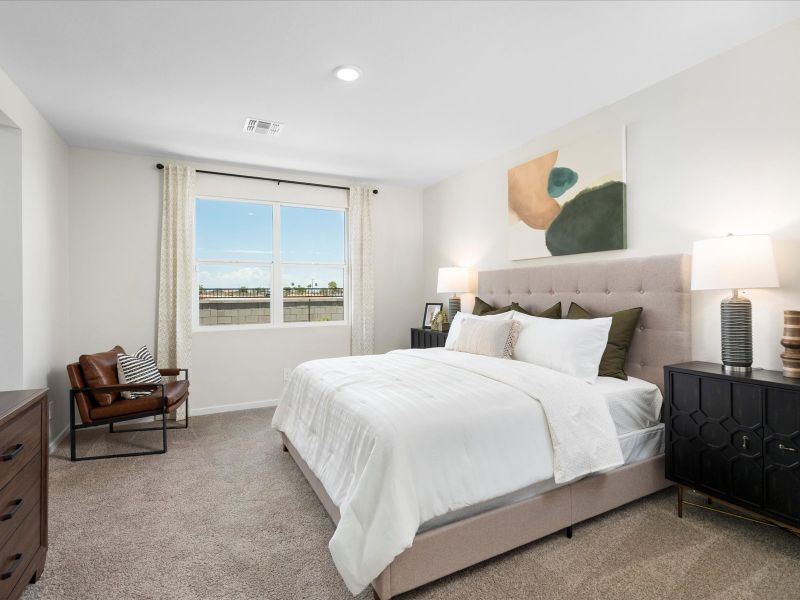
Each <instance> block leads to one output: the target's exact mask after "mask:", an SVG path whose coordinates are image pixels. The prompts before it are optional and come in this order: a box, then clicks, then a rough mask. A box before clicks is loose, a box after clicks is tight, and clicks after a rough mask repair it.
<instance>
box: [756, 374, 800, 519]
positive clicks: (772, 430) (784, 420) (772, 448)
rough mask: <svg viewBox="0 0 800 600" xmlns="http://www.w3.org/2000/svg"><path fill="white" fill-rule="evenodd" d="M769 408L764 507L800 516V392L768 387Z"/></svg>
mask: <svg viewBox="0 0 800 600" xmlns="http://www.w3.org/2000/svg"><path fill="white" fill-rule="evenodd" d="M765 412H766V417H765V420H766V427H765V437H764V447H765V448H766V462H767V465H766V468H765V469H764V486H765V498H764V508H765V509H767V510H768V511H770V512H771V513H772V514H774V515H775V516H776V517H778V518H781V519H796V520H800V493H798V490H800V393H798V392H791V391H787V390H779V389H768V390H767V393H766V399H765Z"/></svg>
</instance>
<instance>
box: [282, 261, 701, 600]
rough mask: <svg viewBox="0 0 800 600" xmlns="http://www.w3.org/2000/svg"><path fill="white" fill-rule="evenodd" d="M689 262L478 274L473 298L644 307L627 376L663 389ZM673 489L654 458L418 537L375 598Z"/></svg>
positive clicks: (684, 350) (320, 492)
mask: <svg viewBox="0 0 800 600" xmlns="http://www.w3.org/2000/svg"><path fill="white" fill-rule="evenodd" d="M689 261H690V258H689V257H688V256H685V255H669V256H654V257H646V258H629V259H621V260H613V261H602V262H581V263H575V264H565V265H555V266H538V267H528V268H522V269H506V270H499V271H484V272H481V273H480V274H479V278H478V294H477V295H478V296H480V297H481V298H482V299H483V300H485V301H486V302H489V303H491V304H494V305H497V306H506V305H508V304H510V303H511V302H518V303H519V304H520V305H521V306H522V307H523V308H526V309H529V310H531V311H532V312H536V311H542V310H544V309H546V308H548V307H550V306H552V305H553V304H554V303H556V302H558V301H561V303H562V310H563V312H564V313H565V314H566V311H567V309H568V308H569V304H570V302H573V301H574V302H577V303H578V304H580V305H581V306H582V307H583V308H585V309H586V310H588V311H590V312H591V313H592V314H593V315H597V316H604V315H608V314H610V313H612V312H614V311H617V310H622V309H626V308H632V307H635V306H641V307H643V308H644V310H643V311H642V317H641V320H640V324H639V330H638V331H637V332H636V333H635V335H634V338H633V342H632V346H631V349H630V352H629V354H628V362H627V363H626V365H625V370H626V372H627V373H628V374H630V375H632V376H634V377H638V378H640V379H645V380H647V381H651V382H653V383H655V384H656V385H658V386H659V387H662V389H663V382H664V373H663V367H664V365H666V364H670V363H676V362H684V361H687V360H689V359H690V358H691V356H690V355H691V304H690V303H691V300H690V296H689V269H690V262H689ZM281 435H283V434H281ZM283 443H284V446H285V447H286V449H287V450H288V451H289V453H290V454H291V456H292V458H294V460H295V462H297V465H298V466H299V467H300V470H301V471H302V472H303V474H304V475H305V476H306V479H308V482H309V484H310V485H311V487H312V489H313V490H314V492H316V494H317V496H318V497H319V499H320V501H321V502H322V505H323V506H324V507H325V510H327V511H328V514H329V515H330V516H331V518H332V519H333V521H334V522H335V523H338V521H339V510H338V508H337V507H336V505H335V504H334V503H333V501H332V500H331V499H330V497H329V496H328V494H327V493H326V492H325V489H324V487H323V486H322V483H321V482H320V481H319V479H317V477H316V476H315V475H314V473H312V471H311V469H310V468H309V467H308V465H307V464H306V462H305V461H304V460H303V458H302V457H301V456H300V455H299V454H298V453H297V450H296V449H295V448H294V446H292V444H291V442H290V441H289V440H288V439H287V438H286V436H283ZM669 485H671V484H670V483H669V482H668V481H667V480H666V479H664V457H663V455H660V456H655V457H652V458H649V459H646V460H643V461H640V462H637V463H633V464H630V465H626V466H623V467H620V468H618V469H615V470H613V471H610V472H608V473H602V474H599V475H594V476H591V477H586V478H585V479H581V480H579V481H577V482H575V483H572V484H569V485H565V486H562V487H559V488H556V489H554V490H552V491H549V492H546V493H544V494H541V495H539V496H535V497H533V498H529V499H527V500H523V501H521V502H518V503H516V504H511V505H508V506H502V507H500V508H496V509H493V510H489V511H486V512H483V513H480V514H478V515H475V516H472V517H469V518H467V519H463V520H460V521H456V522H454V523H450V524H448V525H444V526H442V527H438V528H435V529H430V530H427V531H424V532H422V533H420V534H418V535H417V536H416V537H415V538H414V542H413V544H412V546H411V547H410V548H408V549H407V550H405V551H404V552H403V553H402V554H400V555H399V556H397V557H396V558H395V559H394V561H392V563H391V564H390V565H389V566H388V567H386V569H385V570H384V571H383V572H382V573H381V574H380V575H379V576H378V577H377V578H376V579H375V580H374V581H373V582H372V587H373V588H374V590H375V596H376V598H379V599H380V600H388V599H389V598H392V597H394V596H397V595H398V594H401V593H403V592H406V591H408V590H411V589H414V588H417V587H419V586H421V585H424V584H426V583H428V582H430V581H434V580H436V579H439V578H440V577H444V576H445V575H449V574H451V573H455V572H456V571H459V570H461V569H464V568H466V567H469V566H471V565H474V564H476V563H479V562H481V561H484V560H486V559H489V558H492V557H494V556H497V555H499V554H502V553H504V552H507V551H509V550H512V549H514V548H517V547H519V546H522V545H524V544H527V543H529V542H532V541H534V540H537V539H539V538H542V537H545V536H547V535H550V534H552V533H555V532H557V531H560V530H567V531H568V532H569V534H570V535H571V528H572V526H573V525H574V524H576V523H580V522H581V521H584V520H586V519H589V518H591V517H594V516H596V515H599V514H602V513H604V512H606V511H609V510H612V509H614V508H617V507H619V506H622V505H623V504H626V503H628V502H631V501H633V500H636V499H638V498H641V497H643V496H647V495H648V494H652V493H653V492H656V491H658V490H661V489H663V488H665V487H668V486H669Z"/></svg>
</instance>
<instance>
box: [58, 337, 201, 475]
mask: <svg viewBox="0 0 800 600" xmlns="http://www.w3.org/2000/svg"><path fill="white" fill-rule="evenodd" d="M124 352H125V351H124V350H123V348H122V347H121V346H115V347H114V348H112V349H111V350H109V351H108V352H100V353H97V354H84V355H82V356H81V357H80V359H79V360H78V362H76V363H72V364H69V365H67V375H68V376H69V381H70V384H71V385H72V389H70V460H73V461H77V460H92V459H98V458H119V457H123V456H143V455H148V454H165V453H166V452H167V429H186V428H188V427H189V371H188V369H180V368H168V369H159V372H160V373H161V375H162V377H179V376H180V374H181V373H183V379H177V380H175V381H169V382H164V381H163V380H162V383H158V384H154V383H129V384H120V383H119V378H118V375H117V354H118V353H124ZM132 391H149V392H150V393H149V394H147V395H145V396H139V397H137V398H132V399H126V398H123V397H122V396H121V395H120V392H132ZM182 404H185V405H186V416H185V418H184V423H183V425H181V426H179V427H170V426H168V424H167V421H168V419H167V416H168V415H169V414H170V413H174V412H175V411H176V410H177V409H178V407H180V406H181V405H182ZM76 407H77V409H78V414H79V416H80V420H81V422H80V424H76V423H75V408H76ZM156 416H160V417H161V419H162V420H161V425H160V426H158V427H145V428H126V429H122V430H120V429H117V430H116V431H115V430H114V424H115V423H120V422H124V421H130V420H133V419H140V418H143V417H156ZM101 425H108V430H109V433H123V432H128V431H156V430H161V431H162V449H160V450H148V451H144V452H128V453H123V454H109V455H101V456H83V457H80V458H79V457H77V452H76V439H75V432H76V430H78V429H85V428H89V427H98V426H101Z"/></svg>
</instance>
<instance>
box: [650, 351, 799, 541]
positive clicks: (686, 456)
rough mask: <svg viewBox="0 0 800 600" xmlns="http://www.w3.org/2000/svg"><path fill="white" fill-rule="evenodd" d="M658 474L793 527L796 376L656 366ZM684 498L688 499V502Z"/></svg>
mask: <svg viewBox="0 0 800 600" xmlns="http://www.w3.org/2000/svg"><path fill="white" fill-rule="evenodd" d="M664 382H665V386H666V402H665V405H664V410H665V414H664V422H665V426H666V447H665V453H666V477H667V479H670V480H671V481H674V482H675V483H677V484H678V516H682V509H683V505H684V504H685V503H688V502H684V499H683V491H684V489H683V488H691V489H693V490H695V491H697V492H700V493H701V494H703V495H705V496H708V497H709V498H713V499H715V500H720V501H722V503H723V504H728V505H732V506H733V507H735V508H736V509H739V510H743V511H744V512H745V513H747V514H749V515H751V516H754V517H757V520H762V521H768V522H769V523H771V524H775V525H779V526H780V527H783V528H784V529H789V530H792V531H793V532H795V533H800V379H790V378H788V377H784V376H783V374H782V373H780V372H778V371H767V370H760V369H759V370H755V371H753V372H751V373H746V374H729V373H725V372H724V370H723V367H722V365H718V364H714V363H704V362H690V363H683V364H679V365H668V366H666V367H664ZM689 504H691V503H689Z"/></svg>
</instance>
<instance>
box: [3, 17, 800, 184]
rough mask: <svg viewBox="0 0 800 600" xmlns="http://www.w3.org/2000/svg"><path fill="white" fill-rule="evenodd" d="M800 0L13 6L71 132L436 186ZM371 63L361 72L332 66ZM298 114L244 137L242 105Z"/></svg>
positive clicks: (23, 65) (81, 142) (76, 139)
mask: <svg viewBox="0 0 800 600" xmlns="http://www.w3.org/2000/svg"><path fill="white" fill-rule="evenodd" d="M798 17H800V3H798V2H764V1H762V2H585V3H584V2H531V3H501V2H491V3H484V2H464V3H462V2H455V3H449V2H411V3H380V2H371V3H366V2H364V3H361V2H322V3H315V2H313V3H312V2H295V3H291V2H273V3H266V2H265V3H223V2H175V3H171V2H154V3H151V2H121V3H116V2H103V3H101V2H86V3H83V2H53V3H50V2H40V3H39V2H32V3H27V2H23V3H15V2H8V3H6V2H3V3H0V67H2V68H3V69H4V70H5V71H6V72H7V73H8V75H9V76H10V77H11V78H12V79H13V80H14V81H15V82H16V83H17V85H18V86H19V87H20V88H21V89H22V91H23V92H24V93H25V94H26V95H27V96H28V97H29V98H30V99H31V101H32V102H33V103H34V104H35V105H36V106H37V107H38V108H39V110H40V111H41V112H42V113H43V114H44V115H45V117H46V118H47V119H48V120H49V121H50V122H51V123H52V124H53V125H54V126H55V128H56V129H57V130H58V131H59V132H60V133H61V134H62V135H63V136H64V138H65V139H66V141H67V142H68V143H69V144H71V145H76V146H83V147H89V148H100V149H108V150H119V151H125V152H134V153H147V154H156V155H175V156H184V157H192V158H201V159H208V160H214V161H225V162H235V163H244V164H252V165H263V166H270V167H278V168H285V169H294V170H302V171H311V172H318V173H327V174H336V175H344V176H349V177H354V178H362V179H372V180H381V181H385V182H392V183H398V184H403V185H410V186H424V185H428V184H431V183H434V182H436V181H438V180H440V179H443V178H445V177H447V176H448V175H451V174H453V173H456V172H458V171H461V170H463V169H466V168H468V167H470V166H472V165H474V164H476V163H479V162H481V161H483V160H486V159H488V158H491V157H493V156H495V155H497V154H499V153H501V152H503V151H504V150H507V149H509V148H512V147H515V146H517V145H519V144H522V143H524V142H525V141H527V140H529V139H530V138H532V137H534V136H535V135H537V134H539V133H542V132H545V131H549V130H551V129H554V128H556V127H558V126H560V125H563V124H564V123H567V122H569V121H571V120H573V119H575V118H578V117H580V116H582V115H584V114H586V113H588V112H591V111H593V110H595V109H597V108H600V107H601V106H604V105H606V104H609V103H612V102H615V101H617V100H619V99H621V98H623V97H625V96H627V95H629V94H631V93H633V92H635V91H637V90H639V89H642V88H644V87H647V86H649V85H651V84H653V83H655V82H657V81H660V80H662V79H664V78H666V77H668V76H670V75H672V74H674V73H677V72H679V71H681V70H684V69H686V68H687V67H690V66H692V65H694V64H697V63H699V62H701V61H703V60H705V59H707V58H710V57H711V56H714V55H716V54H719V53H720V52H723V51H725V50H727V49H729V48H731V47H733V46H736V45H738V44H741V43H743V42H745V41H747V40H749V39H751V38H753V37H755V36H757V35H759V34H761V33H764V32H766V31H768V30H770V29H773V28H775V27H777V26H779V25H782V24H783V23H786V22H788V21H790V20H792V19H795V18H798ZM345 63H351V64H355V65H358V66H359V67H361V69H362V70H363V72H364V76H363V78H362V79H361V80H360V81H358V82H357V83H354V84H346V83H342V82H340V81H338V80H336V79H334V78H333V77H332V75H331V70H332V69H333V68H334V67H335V66H337V65H340V64H345ZM248 116H252V117H259V118H265V119H275V120H278V121H283V122H285V123H286V127H285V128H284V131H283V133H281V135H280V137H277V138H272V137H267V136H261V135H259V136H247V135H245V134H243V133H242V125H243V121H244V118H245V117H248Z"/></svg>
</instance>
